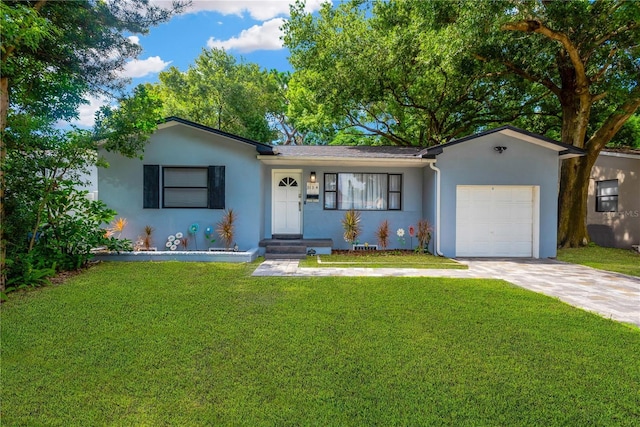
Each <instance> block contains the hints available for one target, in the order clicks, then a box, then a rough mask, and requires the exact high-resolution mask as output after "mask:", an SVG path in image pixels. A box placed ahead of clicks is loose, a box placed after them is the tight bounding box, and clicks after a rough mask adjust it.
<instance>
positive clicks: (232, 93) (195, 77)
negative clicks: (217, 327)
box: [154, 49, 281, 142]
mask: <svg viewBox="0 0 640 427" xmlns="http://www.w3.org/2000/svg"><path fill="white" fill-rule="evenodd" d="M154 90H155V91H156V92H157V93H158V95H159V96H160V98H161V99H162V100H163V101H164V105H165V107H164V112H165V115H166V116H179V117H182V118H185V119H189V120H192V121H195V122H198V123H202V124H205V125H208V126H211V127H214V128H216V129H220V130H222V131H225V132H229V133H233V134H236V135H240V136H243V137H245V138H250V139H253V140H256V141H260V142H272V141H273V140H274V139H276V137H277V134H276V132H275V131H274V129H272V128H271V125H270V123H269V121H268V115H269V114H274V115H275V114H278V113H279V110H280V108H281V104H280V103H279V102H278V98H277V92H278V90H279V87H278V84H277V81H276V75H275V74H272V73H269V72H267V71H265V70H261V69H260V68H259V66H258V65H257V64H253V63H244V62H241V63H237V61H236V59H235V57H234V56H232V55H230V54H228V53H227V52H225V51H224V50H223V49H210V50H203V51H202V53H201V54H200V56H198V58H196V60H195V64H194V65H192V66H190V67H189V69H188V70H187V71H186V72H181V71H180V70H178V69H177V68H176V67H171V68H170V69H169V70H167V71H164V72H162V73H160V83H159V84H158V85H156V86H155V87H154Z"/></svg>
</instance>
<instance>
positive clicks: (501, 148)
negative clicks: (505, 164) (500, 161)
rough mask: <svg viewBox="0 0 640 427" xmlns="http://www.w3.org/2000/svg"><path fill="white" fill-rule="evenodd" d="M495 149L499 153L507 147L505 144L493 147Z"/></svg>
mask: <svg viewBox="0 0 640 427" xmlns="http://www.w3.org/2000/svg"><path fill="white" fill-rule="evenodd" d="M493 149H494V150H496V151H497V152H498V154H502V152H503V151H505V150H506V149H507V147H505V146H504V145H498V146H497V147H493Z"/></svg>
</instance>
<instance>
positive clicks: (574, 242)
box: [558, 153, 598, 248]
mask: <svg viewBox="0 0 640 427" xmlns="http://www.w3.org/2000/svg"><path fill="white" fill-rule="evenodd" d="M597 158H598V153H590V154H588V155H586V156H584V157H576V158H573V159H567V160H565V161H564V162H563V163H562V171H561V175H560V176H561V178H560V193H559V195H558V245H559V246H560V247H563V248H567V247H571V248H575V247H578V246H584V245H586V244H587V243H588V242H589V235H588V233H587V223H586V212H587V196H588V190H589V175H590V173H591V168H592V167H593V164H594V163H595V161H596V159H597Z"/></svg>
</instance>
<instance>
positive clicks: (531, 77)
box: [474, 55, 560, 96]
mask: <svg viewBox="0 0 640 427" xmlns="http://www.w3.org/2000/svg"><path fill="white" fill-rule="evenodd" d="M474 56H475V58H476V59H478V60H480V61H483V62H488V61H489V60H488V58H485V57H483V56H480V55H474ZM501 62H502V64H503V65H504V66H505V67H507V68H508V69H509V70H511V72H512V73H514V74H517V75H519V76H520V77H523V78H525V79H526V80H529V81H530V82H534V83H540V84H541V85H542V86H544V87H546V88H547V89H549V90H550V91H551V92H553V93H554V94H556V95H558V96H560V88H559V87H558V86H556V85H555V84H554V83H553V82H552V81H551V80H550V79H548V78H544V77H538V76H535V75H533V74H529V73H527V72H526V71H524V70H523V69H521V68H519V67H518V66H517V65H516V64H514V63H513V62H511V61H507V60H504V61H501Z"/></svg>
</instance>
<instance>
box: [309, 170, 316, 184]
mask: <svg viewBox="0 0 640 427" xmlns="http://www.w3.org/2000/svg"><path fill="white" fill-rule="evenodd" d="M309 181H311V182H316V173H315V172H313V171H312V172H311V174H310V175H309Z"/></svg>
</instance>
